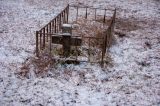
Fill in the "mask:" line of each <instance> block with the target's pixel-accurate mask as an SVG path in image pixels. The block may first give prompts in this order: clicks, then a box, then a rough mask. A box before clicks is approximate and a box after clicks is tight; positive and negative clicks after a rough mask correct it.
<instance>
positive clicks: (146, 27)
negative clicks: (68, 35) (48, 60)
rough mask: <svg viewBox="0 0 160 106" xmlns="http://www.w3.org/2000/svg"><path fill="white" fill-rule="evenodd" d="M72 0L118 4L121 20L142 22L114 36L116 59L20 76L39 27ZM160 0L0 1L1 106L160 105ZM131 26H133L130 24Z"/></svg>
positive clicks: (109, 5)
mask: <svg viewBox="0 0 160 106" xmlns="http://www.w3.org/2000/svg"><path fill="white" fill-rule="evenodd" d="M67 3H71V4H74V3H77V4H87V5H90V6H95V7H106V8H117V19H121V18H122V19H125V21H127V20H128V21H130V20H133V21H134V22H133V23H134V24H136V25H138V26H139V27H138V28H137V29H135V30H131V31H127V30H123V29H118V28H116V29H115V30H116V31H122V32H124V33H125V36H124V37H119V35H115V37H116V44H115V45H113V46H112V47H111V48H110V50H109V54H110V56H111V59H112V61H111V63H110V64H109V65H108V66H105V67H104V68H101V67H100V66H99V65H98V64H90V63H80V64H79V65H73V64H71V65H66V64H64V65H61V64H57V65H56V67H54V68H52V69H49V71H48V73H46V75H45V76H41V77H37V76H36V75H35V74H34V72H33V71H34V69H35V68H34V65H33V66H32V67H31V70H32V73H30V77H29V78H23V79H22V78H19V77H18V75H17V74H16V73H17V72H19V71H20V70H21V67H22V65H23V63H24V62H25V60H27V59H28V58H29V57H34V52H35V31H36V30H39V29H40V28H42V27H43V26H44V25H45V24H46V23H48V22H49V21H50V20H51V19H52V18H53V17H54V16H56V15H57V14H58V13H59V12H60V11H61V10H62V9H63V8H64V6H66V4H67ZM159 5H160V2H159V1H158V0H152V1H151V0H134V1H133V0H128V1H126V0H69V1H67V0H45V1H42V0H7V1H6V0H1V1H0V23H1V25H0V104H1V105H2V106H30V105H33V106H36V105H41V106H42V105H43V106H75V105H76V106H82V105H84V106H108V105H109V106H110V105H113V106H114V105H128V106H130V105H136V106H141V105H153V106H158V105H160V30H159V28H160V12H159V10H160V7H159ZM130 26H131V25H129V26H128V27H130Z"/></svg>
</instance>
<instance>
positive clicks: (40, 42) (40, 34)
mask: <svg viewBox="0 0 160 106" xmlns="http://www.w3.org/2000/svg"><path fill="white" fill-rule="evenodd" d="M42 39H43V38H42V30H40V49H42Z"/></svg>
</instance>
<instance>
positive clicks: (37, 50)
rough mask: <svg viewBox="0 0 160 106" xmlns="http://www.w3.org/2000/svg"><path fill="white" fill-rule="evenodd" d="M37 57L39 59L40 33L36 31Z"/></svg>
mask: <svg viewBox="0 0 160 106" xmlns="http://www.w3.org/2000/svg"><path fill="white" fill-rule="evenodd" d="M36 56H37V57H39V46H38V31H36Z"/></svg>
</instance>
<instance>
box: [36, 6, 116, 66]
mask: <svg viewBox="0 0 160 106" xmlns="http://www.w3.org/2000/svg"><path fill="white" fill-rule="evenodd" d="M70 8H74V9H76V13H74V14H76V21H78V17H79V9H81V8H83V9H85V14H82V15H84V18H85V19H89V17H88V15H89V13H90V11H89V9H90V10H93V11H94V16H93V17H94V20H97V17H98V16H100V15H99V14H98V13H97V11H98V10H102V11H103V13H104V14H103V15H101V18H102V19H103V23H106V11H108V10H110V11H114V13H113V15H112V17H111V20H110V23H109V26H108V28H107V30H106V31H105V35H104V36H103V37H99V38H98V37H85V36H83V37H82V39H88V40H87V41H88V61H89V62H91V61H90V48H91V46H92V45H91V41H92V40H97V42H102V48H101V57H100V58H101V59H100V63H101V65H103V64H104V61H105V60H104V58H105V55H106V49H107V48H109V47H110V46H111V44H112V41H113V33H114V26H115V19H116V9H115V10H112V9H102V8H94V7H89V6H77V5H67V6H66V8H65V9H64V10H62V11H61V12H60V13H59V14H58V15H57V16H56V17H55V18H54V19H52V20H51V21H50V22H49V23H48V24H46V25H45V26H44V27H43V28H42V29H40V30H39V31H36V56H37V57H38V56H39V54H40V52H41V51H42V50H44V49H45V48H46V43H47V44H48V45H47V46H48V48H49V51H50V53H51V51H52V36H53V35H58V33H60V32H61V26H62V24H64V23H68V22H69V11H71V10H70ZM93 11H92V12H93ZM92 15H93V14H92ZM75 47H76V49H75V50H76V52H78V51H77V50H78V49H77V48H78V47H77V46H75ZM77 57H78V56H77V55H76V59H75V60H76V61H81V60H78V58H77Z"/></svg>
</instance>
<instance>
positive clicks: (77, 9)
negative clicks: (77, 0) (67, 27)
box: [76, 6, 78, 22]
mask: <svg viewBox="0 0 160 106" xmlns="http://www.w3.org/2000/svg"><path fill="white" fill-rule="evenodd" d="M77 20H78V6H77V15H76V22H77Z"/></svg>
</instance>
